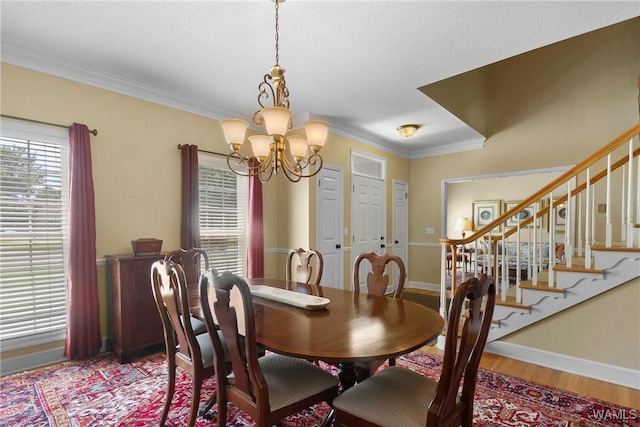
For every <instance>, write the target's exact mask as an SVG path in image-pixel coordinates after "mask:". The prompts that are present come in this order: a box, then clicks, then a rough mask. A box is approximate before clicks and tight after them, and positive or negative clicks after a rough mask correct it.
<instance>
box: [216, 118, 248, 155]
mask: <svg viewBox="0 0 640 427" xmlns="http://www.w3.org/2000/svg"><path fill="white" fill-rule="evenodd" d="M219 123H220V126H221V127H222V131H223V132H224V139H225V140H226V141H227V144H229V145H230V146H231V149H232V150H237V149H238V148H240V146H241V145H242V143H243V142H244V136H245V134H246V132H247V128H248V127H249V122H247V121H246V120H242V119H225V120H220V122H219Z"/></svg>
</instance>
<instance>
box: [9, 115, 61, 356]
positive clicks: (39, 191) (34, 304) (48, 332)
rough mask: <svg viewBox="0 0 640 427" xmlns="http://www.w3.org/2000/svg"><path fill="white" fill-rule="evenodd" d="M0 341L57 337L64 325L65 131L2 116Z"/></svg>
mask: <svg viewBox="0 0 640 427" xmlns="http://www.w3.org/2000/svg"><path fill="white" fill-rule="evenodd" d="M0 129H1V131H0V343H1V345H2V348H3V350H10V349H15V348H20V347H25V346H29V345H34V344H40V343H45V342H52V341H57V340H62V339H64V337H65V329H66V305H67V304H66V301H67V298H66V277H67V271H66V269H67V242H68V238H67V224H68V222H67V215H68V199H69V197H68V196H69V183H68V147H69V143H68V134H67V132H66V131H65V130H64V129H57V128H56V129H52V128H50V127H49V126H40V125H34V124H27V123H21V122H14V121H9V120H4V119H3V120H2V122H1V128H0Z"/></svg>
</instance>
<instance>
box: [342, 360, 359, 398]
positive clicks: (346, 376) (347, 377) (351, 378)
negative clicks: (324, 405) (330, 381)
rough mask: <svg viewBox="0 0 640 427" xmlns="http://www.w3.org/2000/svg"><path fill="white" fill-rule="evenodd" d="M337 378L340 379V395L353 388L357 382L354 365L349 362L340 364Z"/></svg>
mask: <svg viewBox="0 0 640 427" xmlns="http://www.w3.org/2000/svg"><path fill="white" fill-rule="evenodd" d="M338 378H339V379H340V393H342V392H343V391H345V390H348V389H350V388H351V387H353V386H354V385H355V384H356V382H357V381H358V374H356V370H355V364H354V363H349V362H345V363H341V364H340V372H339V373H338Z"/></svg>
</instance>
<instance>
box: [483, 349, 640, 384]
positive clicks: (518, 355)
mask: <svg viewBox="0 0 640 427" xmlns="http://www.w3.org/2000/svg"><path fill="white" fill-rule="evenodd" d="M485 351H486V352H488V353H493V354H498V355H500V356H504V357H509V358H511V359H516V360H520V361H523V362H527V363H533V364H535V365H540V366H544V367H546V368H552V369H558V370H560V371H563V372H568V373H571V374H576V375H581V376H583V377H587V378H593V379H596V380H600V381H606V382H608V383H612V384H617V385H621V386H624V387H629V388H633V389H636V390H640V371H635V370H633V369H628V368H622V367H620V366H614V365H607V364H605V363H600V362H594V361H592V360H587V359H580V358H577V357H573V356H567V355H564V354H559V353H552V352H549V351H546V350H540V349H536V348H531V347H524V346H521V345H517V344H512V343H507V342H501V341H493V342H490V343H487V345H486V347H485Z"/></svg>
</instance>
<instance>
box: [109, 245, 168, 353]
mask: <svg viewBox="0 0 640 427" xmlns="http://www.w3.org/2000/svg"><path fill="white" fill-rule="evenodd" d="M163 257H164V255H161V254H153V255H138V256H134V255H107V256H105V259H106V262H107V293H108V296H109V308H108V309H109V313H108V314H109V315H108V317H109V329H110V330H109V334H110V335H111V336H112V338H113V345H114V347H115V352H116V356H117V357H118V361H119V362H120V363H129V362H130V361H131V356H132V355H133V354H134V353H136V352H140V351H142V350H144V349H145V348H147V347H150V346H152V345H158V344H164V334H163V331H162V321H161V320H160V315H159V314H158V309H157V308H156V303H155V300H154V299H153V290H152V289H151V265H152V264H153V263H154V262H155V261H157V260H160V259H163Z"/></svg>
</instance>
